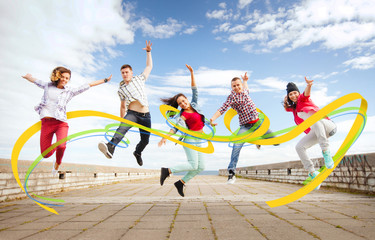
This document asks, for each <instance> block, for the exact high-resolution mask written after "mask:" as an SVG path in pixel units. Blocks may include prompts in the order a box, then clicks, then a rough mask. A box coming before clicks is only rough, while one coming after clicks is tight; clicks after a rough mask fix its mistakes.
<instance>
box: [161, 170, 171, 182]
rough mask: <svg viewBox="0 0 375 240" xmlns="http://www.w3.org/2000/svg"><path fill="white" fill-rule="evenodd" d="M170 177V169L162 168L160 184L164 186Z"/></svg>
mask: <svg viewBox="0 0 375 240" xmlns="http://www.w3.org/2000/svg"><path fill="white" fill-rule="evenodd" d="M167 177H169V169H168V168H161V170H160V185H162V186H163V184H164V181H165V179H166V178H167Z"/></svg>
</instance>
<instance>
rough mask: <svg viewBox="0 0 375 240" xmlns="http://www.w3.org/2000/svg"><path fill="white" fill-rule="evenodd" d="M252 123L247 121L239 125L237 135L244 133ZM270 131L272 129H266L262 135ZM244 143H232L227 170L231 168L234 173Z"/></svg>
mask: <svg viewBox="0 0 375 240" xmlns="http://www.w3.org/2000/svg"><path fill="white" fill-rule="evenodd" d="M254 125H255V123H248V124H245V125H241V126H240V130H239V131H238V133H237V135H240V134H241V133H244V132H246V131H248V130H249V129H250V128H252V127H253V126H254ZM270 133H272V131H271V130H270V129H268V130H267V132H266V133H265V134H264V135H267V134H270ZM264 135H263V136H264ZM269 138H273V136H272V137H269ZM244 144H245V143H244V142H242V143H235V144H233V149H232V155H231V157H230V163H229V165H228V171H230V170H231V171H233V173H236V167H237V162H238V158H239V156H240V152H241V149H242V147H243V145H244Z"/></svg>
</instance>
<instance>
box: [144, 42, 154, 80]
mask: <svg viewBox="0 0 375 240" xmlns="http://www.w3.org/2000/svg"><path fill="white" fill-rule="evenodd" d="M151 46H152V43H151V42H150V41H148V42H147V41H146V47H145V48H143V50H146V54H147V58H146V68H145V69H144V70H143V74H144V75H145V77H146V79H147V78H148V76H149V75H150V73H151V70H152V56H151Z"/></svg>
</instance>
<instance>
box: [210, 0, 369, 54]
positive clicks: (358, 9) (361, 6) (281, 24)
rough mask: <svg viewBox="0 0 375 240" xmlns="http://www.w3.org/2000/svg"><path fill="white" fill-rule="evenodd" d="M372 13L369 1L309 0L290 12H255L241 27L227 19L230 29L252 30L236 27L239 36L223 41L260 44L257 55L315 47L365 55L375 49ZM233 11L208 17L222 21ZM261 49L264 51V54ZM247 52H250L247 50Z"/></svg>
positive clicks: (245, 18) (229, 10)
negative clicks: (350, 51)
mask: <svg viewBox="0 0 375 240" xmlns="http://www.w3.org/2000/svg"><path fill="white" fill-rule="evenodd" d="M250 3H251V1H250V0H248V1H246V0H245V1H239V3H238V6H239V8H242V7H244V6H247V5H248V4H250ZM266 4H267V3H266ZM317 9H319V10H317ZM373 9H375V2H374V1H367V0H359V1H357V0H345V1H336V0H330V1H327V0H306V1H301V2H300V3H296V4H294V5H292V6H291V7H290V8H289V9H284V8H279V9H278V10H277V12H276V13H272V14H269V13H265V14H264V13H261V12H260V11H259V10H254V11H253V12H252V13H245V14H243V15H242V18H241V21H243V22H242V23H241V22H240V23H238V22H237V21H236V20H234V18H233V17H232V18H228V17H227V18H226V21H227V23H226V24H227V25H228V26H230V25H236V26H242V25H244V26H249V27H251V31H248V30H246V29H247V28H243V27H241V28H236V27H234V28H232V30H233V32H236V34H234V35H233V34H228V35H227V36H226V37H223V36H222V39H223V40H229V41H232V42H234V43H237V44H246V45H255V44H257V45H259V48H258V50H257V51H258V52H268V51H270V50H271V49H277V48H282V49H280V50H281V51H284V52H288V51H292V50H294V49H296V48H300V47H306V46H310V45H311V44H314V43H315V44H319V45H320V46H321V47H322V48H326V49H329V50H335V49H342V48H349V49H355V50H356V51H357V52H363V51H364V50H365V49H368V48H374V47H375V15H374V14H373ZM231 10H232V9H225V10H217V11H212V12H208V13H211V14H208V15H207V16H211V18H216V19H219V20H222V19H223V15H224V11H225V12H231ZM219 12H220V13H221V14H219ZM213 13H216V16H217V17H213V16H214V15H215V14H213ZM226 16H227V15H226ZM215 29H216V31H214V33H219V32H230V31H229V30H230V29H226V31H219V29H220V27H215ZM260 48H263V51H262V50H260ZM244 50H245V51H248V48H244Z"/></svg>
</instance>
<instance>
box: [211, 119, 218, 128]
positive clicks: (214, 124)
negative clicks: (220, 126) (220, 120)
mask: <svg viewBox="0 0 375 240" xmlns="http://www.w3.org/2000/svg"><path fill="white" fill-rule="evenodd" d="M210 123H211V126H212V127H215V126H217V123H214V120H212V119H210Z"/></svg>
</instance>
